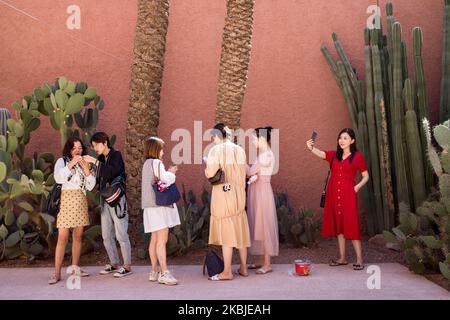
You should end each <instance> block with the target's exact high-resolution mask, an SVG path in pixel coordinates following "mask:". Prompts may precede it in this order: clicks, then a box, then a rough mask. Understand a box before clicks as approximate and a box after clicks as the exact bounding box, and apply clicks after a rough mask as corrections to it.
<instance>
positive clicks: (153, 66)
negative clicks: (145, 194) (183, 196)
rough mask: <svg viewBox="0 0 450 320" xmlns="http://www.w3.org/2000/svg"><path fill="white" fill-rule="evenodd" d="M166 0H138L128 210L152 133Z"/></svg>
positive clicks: (136, 199)
mask: <svg viewBox="0 0 450 320" xmlns="http://www.w3.org/2000/svg"><path fill="white" fill-rule="evenodd" d="M168 23H169V1H168V0H138V13H137V23H136V34H135V39H134V61H133V65H132V67H131V96H130V106H129V110H128V122H127V131H126V142H125V149H126V150H125V157H126V158H125V159H126V172H127V196H128V203H129V211H130V213H131V214H136V213H138V212H139V209H140V199H141V172H142V165H143V163H144V160H145V158H144V141H145V140H146V139H147V138H148V137H150V136H152V135H156V132H157V128H158V125H159V101H160V91H161V84H162V78H163V70H164V53H165V50H166V34H167V28H168Z"/></svg>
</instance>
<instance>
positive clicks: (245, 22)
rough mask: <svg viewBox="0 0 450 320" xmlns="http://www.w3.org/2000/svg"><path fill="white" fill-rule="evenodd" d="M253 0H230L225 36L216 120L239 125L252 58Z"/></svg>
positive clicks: (230, 125)
mask: <svg viewBox="0 0 450 320" xmlns="http://www.w3.org/2000/svg"><path fill="white" fill-rule="evenodd" d="M253 6H254V0H227V17H226V19H225V27H224V30H223V36H222V54H221V57H220V69H219V88H218V93H217V105H216V123H219V122H222V123H224V124H226V125H227V126H229V127H230V128H233V129H237V128H239V126H240V120H241V109H242V103H243V101H244V93H245V87H246V82H247V73H248V65H249V62H250V51H251V40H252V29H253Z"/></svg>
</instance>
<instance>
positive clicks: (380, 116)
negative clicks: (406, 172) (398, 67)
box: [368, 44, 395, 228]
mask: <svg viewBox="0 0 450 320" xmlns="http://www.w3.org/2000/svg"><path fill="white" fill-rule="evenodd" d="M371 53H372V75H373V90H374V104H373V106H374V111H375V126H376V142H377V148H378V163H379V168H380V169H379V174H380V175H379V176H377V177H376V176H375V172H373V174H372V176H373V178H372V179H374V180H375V179H379V181H378V182H376V183H377V184H378V185H379V186H380V187H379V188H380V190H381V198H382V204H383V206H382V209H381V211H380V212H378V215H379V218H378V220H379V221H380V222H383V224H382V225H381V226H382V227H383V228H391V227H392V226H393V225H394V223H395V210H394V203H393V194H392V179H391V167H390V163H391V161H390V155H389V140H388V135H387V131H386V132H384V131H383V124H384V125H387V122H386V118H385V113H384V110H383V109H382V108H384V90H383V67H382V64H381V53H380V49H379V47H378V45H376V44H375V45H372V46H371ZM368 81H369V80H368ZM383 134H385V135H386V136H385V137H384V136H383ZM374 137H375V136H374ZM373 140H375V139H373ZM385 148H387V149H385ZM374 184H375V182H374Z"/></svg>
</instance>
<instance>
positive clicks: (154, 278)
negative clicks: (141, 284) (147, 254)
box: [148, 271, 160, 282]
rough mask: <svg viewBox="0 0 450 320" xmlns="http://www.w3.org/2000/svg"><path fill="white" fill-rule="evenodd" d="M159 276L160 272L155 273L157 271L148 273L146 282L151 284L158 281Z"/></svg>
mask: <svg viewBox="0 0 450 320" xmlns="http://www.w3.org/2000/svg"><path fill="white" fill-rule="evenodd" d="M159 275H160V272H157V271H152V272H150V274H149V275H148V281H152V282H155V281H158V279H159Z"/></svg>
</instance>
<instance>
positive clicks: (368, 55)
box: [359, 29, 383, 228]
mask: <svg viewBox="0 0 450 320" xmlns="http://www.w3.org/2000/svg"><path fill="white" fill-rule="evenodd" d="M367 33H370V31H369V30H368V29H366V30H365V40H366V46H365V48H364V55H365V72H366V108H365V116H366V120H367V125H366V127H364V128H359V129H360V135H361V136H363V135H364V136H366V137H367V141H368V142H367V143H368V149H369V150H368V151H369V152H368V153H367V154H365V155H364V156H366V158H367V161H368V162H370V166H369V168H370V171H371V177H372V179H371V183H370V185H371V189H372V190H371V191H372V192H373V197H374V204H375V210H374V213H375V214H376V215H377V217H376V219H375V220H374V224H375V227H376V228H380V227H382V226H383V223H382V222H383V215H382V212H383V199H382V193H381V184H380V158H379V153H378V145H379V143H378V132H377V131H378V130H377V123H376V117H375V105H374V98H375V93H374V84H373V78H374V75H373V68H372V48H371V43H370V40H371V37H370V34H369V36H367ZM372 35H374V33H372ZM373 38H374V37H373V36H372V40H374V39H373ZM375 46H376V45H375ZM364 130H367V131H366V132H365V133H363V132H362V131H364ZM369 137H370V139H369Z"/></svg>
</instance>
